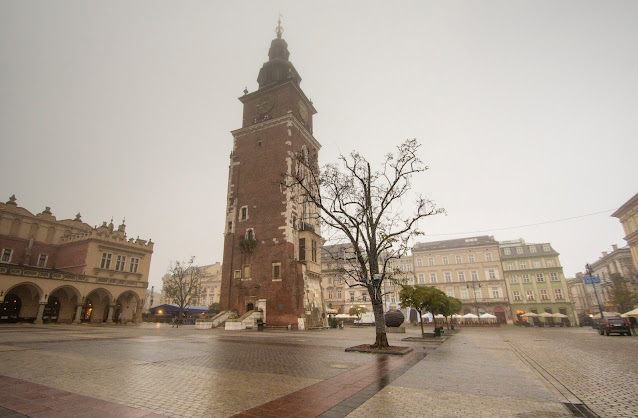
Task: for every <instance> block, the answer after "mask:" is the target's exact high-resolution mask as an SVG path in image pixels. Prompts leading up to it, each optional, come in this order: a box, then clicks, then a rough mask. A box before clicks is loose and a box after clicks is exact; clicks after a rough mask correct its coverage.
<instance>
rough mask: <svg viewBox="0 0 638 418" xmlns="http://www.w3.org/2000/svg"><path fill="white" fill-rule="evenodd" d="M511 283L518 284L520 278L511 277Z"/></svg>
mask: <svg viewBox="0 0 638 418" xmlns="http://www.w3.org/2000/svg"><path fill="white" fill-rule="evenodd" d="M510 283H512V284H514V283H518V278H517V277H516V276H510Z"/></svg>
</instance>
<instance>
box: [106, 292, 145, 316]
mask: <svg viewBox="0 0 638 418" xmlns="http://www.w3.org/2000/svg"><path fill="white" fill-rule="evenodd" d="M139 301H140V297H139V296H138V295H137V293H135V292H133V291H131V290H126V291H124V292H122V293H120V295H119V296H118V297H117V299H116V301H115V312H114V314H113V320H114V321H116V320H117V319H118V318H119V315H120V313H121V314H122V322H123V323H124V322H135V321H136V320H138V319H139V318H141V315H142V313H141V312H137V307H138V305H139ZM138 317H139V318H138Z"/></svg>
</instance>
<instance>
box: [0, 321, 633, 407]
mask: <svg viewBox="0 0 638 418" xmlns="http://www.w3.org/2000/svg"><path fill="white" fill-rule="evenodd" d="M418 332H419V331H418V329H417V328H414V329H412V327H409V329H408V334H407V336H416V335H417V334H418ZM405 337H406V334H388V339H389V340H390V343H391V344H392V345H403V346H410V347H412V348H414V349H415V352H417V353H425V354H427V356H426V357H425V358H424V359H423V360H421V361H417V362H416V364H415V365H412V364H414V362H413V363H410V364H409V365H408V366H406V367H403V368H401V369H400V372H399V373H398V374H397V371H394V372H392V373H394V375H393V376H392V378H391V379H387V376H389V374H388V375H385V374H384V373H385V371H384V372H383V373H378V376H377V377H376V378H375V379H380V381H383V382H385V383H383V384H382V385H378V386H377V385H371V386H370V387H366V388H365V390H361V392H360V393H358V394H357V395H353V396H352V397H351V398H349V399H346V401H344V402H342V401H339V402H341V403H340V404H338V405H337V406H336V407H334V408H332V409H330V410H329V411H327V412H326V413H324V416H345V415H346V414H347V412H350V411H352V408H356V409H355V410H354V411H353V412H352V413H351V414H350V415H349V416H353V417H357V416H390V417H392V416H405V415H408V414H409V415H413V416H435V417H436V416H464V415H469V414H471V415H473V416H519V417H537V416H541V417H558V416H570V413H569V412H568V410H567V409H566V408H565V407H564V406H563V404H562V403H561V402H573V403H578V402H582V403H585V404H586V405H587V406H589V407H590V408H591V409H592V410H593V411H595V412H596V413H597V414H599V415H600V416H636V415H638V412H636V406H635V405H636V404H635V402H636V399H638V396H637V394H636V390H638V389H636V388H638V381H636V379H637V376H638V373H637V370H636V364H637V363H636V362H635V360H633V359H635V354H636V353H637V352H638V350H637V349H638V346H637V345H638V338H636V337H601V336H599V335H598V334H597V333H595V332H594V331H593V330H591V329H583V328H569V329H564V328H557V329H519V328H514V327H502V328H500V329H464V330H462V331H461V332H460V333H458V334H457V335H455V336H453V337H451V338H449V339H448V340H447V341H446V342H444V343H443V344H440V343H434V342H411V341H402V339H403V338H405ZM373 340H374V329H373V328H361V329H348V328H347V329H346V330H343V331H340V330H323V331H310V332H286V331H281V332H277V331H269V332H256V331H238V332H230V331H224V330H195V329H194V328H193V327H192V326H190V327H189V326H186V327H180V328H178V329H173V328H171V327H170V325H155V324H143V325H140V326H128V325H126V326H122V325H119V326H118V325H111V326H99V327H98V326H88V325H47V326H28V325H23V326H19V325H15V326H13V325H11V326H9V325H7V326H2V327H0V375H4V376H8V377H11V378H17V379H23V380H24V381H27V382H32V383H36V384H39V385H45V386H48V387H51V388H56V389H59V390H63V391H68V392H71V393H74V394H77V395H81V396H88V397H92V398H96V399H99V400H104V401H109V402H115V403H117V404H120V405H123V406H128V407H131V408H137V409H139V410H143V411H148V412H154V413H157V414H162V415H166V416H172V417H226V416H232V415H234V414H240V413H242V412H246V411H249V410H259V409H260V407H261V408H262V409H263V408H264V405H272V404H273V401H277V400H280V399H286V398H290V397H291V395H292V396H293V397H294V394H295V393H297V392H299V393H300V394H301V393H304V391H305V392H308V393H316V394H317V396H322V394H323V393H324V390H323V389H321V388H322V387H328V386H329V385H327V383H326V382H329V381H335V380H334V379H335V378H337V377H339V376H340V375H342V374H343V377H344V378H343V379H341V380H342V381H346V380H347V379H346V378H348V379H350V378H351V377H354V376H355V375H356V374H357V373H360V372H359V371H360V370H363V369H362V367H363V368H365V367H367V365H374V364H376V363H377V362H378V360H377V359H378V357H379V356H377V355H371V354H361V353H346V352H344V349H345V348H346V347H350V346H353V345H359V344H365V343H371V342H372V341H373ZM437 347H438V348H437ZM610 353H611V354H610ZM421 356H422V354H421ZM404 369H405V370H407V371H405V370H404ZM397 370H399V369H397ZM388 373H390V369H389V368H388ZM346 375H347V376H346ZM384 376H385V377H384ZM592 382H596V384H597V385H598V386H597V388H599V389H596V390H592ZM359 383H361V382H359ZM322 385H323V386H322ZM372 386H374V387H372ZM379 389H380V391H379ZM632 391H633V392H632ZM364 392H365V393H364ZM0 395H2V394H0ZM340 395H343V393H340ZM341 397H343V396H341ZM355 398H356V399H359V401H356V399H355ZM357 402H358V403H357ZM616 402H620V407H618V406H617V405H616ZM275 403H276V402H275ZM361 403H363V404H361ZM359 405H360V406H359ZM357 406H358V408H357ZM3 407H4V408H7V407H8V406H7V405H6V404H3V403H2V397H1V396H0V416H4V415H6V414H5V411H4V410H3V409H2V408H3ZM346 407H348V408H349V409H348V408H346ZM339 411H341V412H339ZM7 413H10V411H9V412H7ZM32 416H36V415H32ZM246 416H247V415H246ZM281 416H283V415H281ZM290 416H303V414H301V413H297V414H296V415H295V413H294V412H293V413H292V414H291V415H290ZM306 416H309V415H306Z"/></svg>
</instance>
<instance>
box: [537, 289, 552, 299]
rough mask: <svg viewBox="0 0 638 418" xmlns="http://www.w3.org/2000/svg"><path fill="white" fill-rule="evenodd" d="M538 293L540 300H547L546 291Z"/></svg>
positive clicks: (541, 290)
mask: <svg viewBox="0 0 638 418" xmlns="http://www.w3.org/2000/svg"><path fill="white" fill-rule="evenodd" d="M538 293H539V294H540V295H541V300H547V299H549V296H547V289H539V290H538Z"/></svg>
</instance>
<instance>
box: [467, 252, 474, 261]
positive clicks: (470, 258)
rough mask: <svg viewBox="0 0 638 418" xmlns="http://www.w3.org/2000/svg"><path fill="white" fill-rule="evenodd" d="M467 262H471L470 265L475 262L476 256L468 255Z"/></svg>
mask: <svg viewBox="0 0 638 418" xmlns="http://www.w3.org/2000/svg"><path fill="white" fill-rule="evenodd" d="M467 261H469V262H470V263H473V262H474V254H468V255H467Z"/></svg>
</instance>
